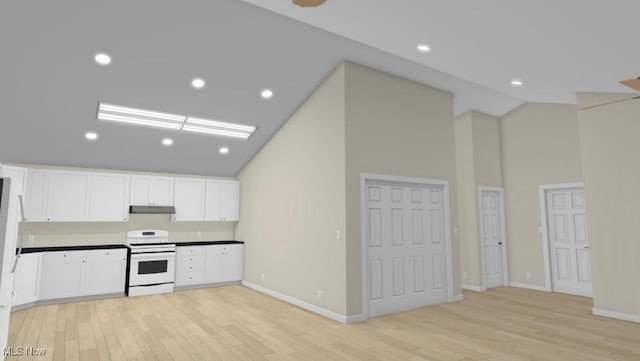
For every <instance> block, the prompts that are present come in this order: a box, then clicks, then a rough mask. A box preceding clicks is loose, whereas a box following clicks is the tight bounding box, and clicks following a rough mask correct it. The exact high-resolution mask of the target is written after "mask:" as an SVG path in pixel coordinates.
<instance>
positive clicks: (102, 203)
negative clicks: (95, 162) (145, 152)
mask: <svg viewBox="0 0 640 361" xmlns="http://www.w3.org/2000/svg"><path fill="white" fill-rule="evenodd" d="M130 179H131V177H130V176H129V175H128V174H109V173H94V174H93V175H92V182H91V184H92V187H91V201H90V206H89V220H90V221H96V222H123V221H127V220H128V219H129V188H130V187H129V182H130Z"/></svg>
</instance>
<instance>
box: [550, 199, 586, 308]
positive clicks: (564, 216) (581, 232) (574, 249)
mask: <svg viewBox="0 0 640 361" xmlns="http://www.w3.org/2000/svg"><path fill="white" fill-rule="evenodd" d="M546 205H547V224H548V229H549V253H550V255H549V256H550V264H551V278H552V283H553V290H554V291H556V292H562V293H570V294H574V295H579V296H588V297H591V296H592V294H593V291H592V287H591V252H590V250H589V236H588V233H587V212H586V208H585V200H584V190H583V189H582V188H573V189H557V190H548V191H547V193H546Z"/></svg>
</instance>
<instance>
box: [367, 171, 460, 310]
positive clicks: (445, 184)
mask: <svg viewBox="0 0 640 361" xmlns="http://www.w3.org/2000/svg"><path fill="white" fill-rule="evenodd" d="M367 181H385V182H398V183H414V184H422V185H434V186H441V187H442V193H443V196H444V205H443V206H444V208H443V213H444V227H445V232H444V238H445V240H444V241H445V262H446V272H447V302H457V301H460V299H459V297H458V296H459V295H458V296H454V295H453V248H452V245H451V208H450V204H449V181H447V180H443V179H429V178H415V177H402V176H396V175H387V174H373V173H360V273H361V278H362V285H361V287H362V288H361V291H362V297H361V298H362V300H361V302H362V314H363V315H364V317H365V319H368V317H369V302H368V300H367V294H368V293H369V285H368V278H367V258H368V255H367V247H365V244H366V242H367V241H366V234H367V231H366V226H367V225H366V219H365V218H364V214H366V208H367V204H366V199H367V197H366V182H367Z"/></svg>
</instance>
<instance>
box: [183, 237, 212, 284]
mask: <svg viewBox="0 0 640 361" xmlns="http://www.w3.org/2000/svg"><path fill="white" fill-rule="evenodd" d="M176 253H177V254H176V257H177V258H176V286H177V287H180V286H190V285H198V284H203V283H205V273H204V272H205V262H206V259H205V257H206V255H207V253H206V251H205V248H204V247H202V246H192V247H178V250H177V252H176Z"/></svg>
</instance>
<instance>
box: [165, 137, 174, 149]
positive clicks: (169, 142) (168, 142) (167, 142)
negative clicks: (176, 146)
mask: <svg viewBox="0 0 640 361" xmlns="http://www.w3.org/2000/svg"><path fill="white" fill-rule="evenodd" d="M162 144H164V145H166V146H167V147H168V146H170V145H171V144H173V139H171V138H164V139H163V140H162Z"/></svg>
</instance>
